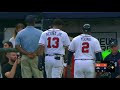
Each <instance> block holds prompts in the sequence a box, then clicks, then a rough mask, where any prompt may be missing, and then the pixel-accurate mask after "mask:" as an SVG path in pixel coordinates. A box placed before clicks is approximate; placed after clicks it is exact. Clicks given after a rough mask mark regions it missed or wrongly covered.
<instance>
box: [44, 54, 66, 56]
mask: <svg viewBox="0 0 120 90" xmlns="http://www.w3.org/2000/svg"><path fill="white" fill-rule="evenodd" d="M57 55H58V56H64V55H62V54H45V56H57Z"/></svg>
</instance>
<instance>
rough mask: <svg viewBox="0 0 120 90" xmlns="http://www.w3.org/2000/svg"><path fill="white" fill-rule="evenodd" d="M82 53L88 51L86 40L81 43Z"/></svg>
mask: <svg viewBox="0 0 120 90" xmlns="http://www.w3.org/2000/svg"><path fill="white" fill-rule="evenodd" d="M82 53H89V43H88V42H83V43H82Z"/></svg>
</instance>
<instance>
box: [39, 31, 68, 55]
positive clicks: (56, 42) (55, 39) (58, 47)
mask: <svg viewBox="0 0 120 90" xmlns="http://www.w3.org/2000/svg"><path fill="white" fill-rule="evenodd" d="M39 45H43V46H45V54H51V55H52V54H63V55H65V49H64V46H67V47H68V46H69V45H70V39H69V37H68V35H67V33H66V32H64V31H62V30H60V29H48V30H47V31H45V32H43V33H42V35H41V37H40V40H39Z"/></svg>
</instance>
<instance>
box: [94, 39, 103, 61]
mask: <svg viewBox="0 0 120 90" xmlns="http://www.w3.org/2000/svg"><path fill="white" fill-rule="evenodd" d="M95 56H96V61H103V58H102V49H101V47H100V43H99V41H98V40H96V41H95Z"/></svg>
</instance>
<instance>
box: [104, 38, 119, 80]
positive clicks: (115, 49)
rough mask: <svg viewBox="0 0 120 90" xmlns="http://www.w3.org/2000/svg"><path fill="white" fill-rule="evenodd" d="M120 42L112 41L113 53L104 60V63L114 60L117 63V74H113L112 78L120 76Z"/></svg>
mask: <svg viewBox="0 0 120 90" xmlns="http://www.w3.org/2000/svg"><path fill="white" fill-rule="evenodd" d="M118 48H119V47H118V42H117V40H116V39H112V40H111V41H110V49H111V51H112V52H111V53H110V54H109V55H108V56H107V57H106V58H105V59H104V61H110V60H113V61H115V63H116V67H115V72H111V78H116V77H117V76H118V75H120V67H119V65H120V64H119V62H120V52H119V50H118Z"/></svg>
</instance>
